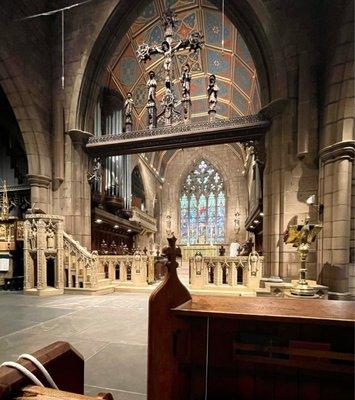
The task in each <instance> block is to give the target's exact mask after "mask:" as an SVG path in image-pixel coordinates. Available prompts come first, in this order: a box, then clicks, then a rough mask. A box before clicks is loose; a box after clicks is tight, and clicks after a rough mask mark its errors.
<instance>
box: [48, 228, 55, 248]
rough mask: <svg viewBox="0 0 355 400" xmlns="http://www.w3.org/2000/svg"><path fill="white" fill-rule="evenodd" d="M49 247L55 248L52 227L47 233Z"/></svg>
mask: <svg viewBox="0 0 355 400" xmlns="http://www.w3.org/2000/svg"><path fill="white" fill-rule="evenodd" d="M47 249H54V232H53V231H52V229H50V230H49V231H48V233H47Z"/></svg>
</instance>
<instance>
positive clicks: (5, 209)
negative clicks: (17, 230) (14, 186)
mask: <svg viewBox="0 0 355 400" xmlns="http://www.w3.org/2000/svg"><path fill="white" fill-rule="evenodd" d="M3 182H4V184H3V193H2V205H1V218H0V219H2V220H3V221H4V220H8V219H9V199H8V197H7V185H6V179H3Z"/></svg>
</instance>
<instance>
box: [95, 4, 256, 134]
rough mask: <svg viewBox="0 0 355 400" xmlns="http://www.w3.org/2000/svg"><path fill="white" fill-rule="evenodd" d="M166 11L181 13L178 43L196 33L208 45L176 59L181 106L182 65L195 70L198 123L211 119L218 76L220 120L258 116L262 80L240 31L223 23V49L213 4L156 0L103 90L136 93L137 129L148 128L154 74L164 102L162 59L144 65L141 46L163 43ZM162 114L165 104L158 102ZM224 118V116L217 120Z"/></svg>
mask: <svg viewBox="0 0 355 400" xmlns="http://www.w3.org/2000/svg"><path fill="white" fill-rule="evenodd" d="M167 6H170V7H171V8H173V9H174V10H175V11H176V12H177V18H178V20H179V21H178V23H177V25H176V29H175V34H174V40H176V41H178V40H180V39H184V38H186V37H187V36H188V35H189V34H190V33H191V32H193V31H199V32H201V33H202V34H203V36H204V41H205V45H204V47H203V49H202V50H200V51H199V52H197V53H193V52H191V53H189V52H187V51H181V52H178V53H176V54H175V56H174V58H173V66H174V71H173V84H174V86H173V91H174V92H175V93H176V94H177V96H178V98H177V100H178V101H177V104H179V103H180V95H181V83H180V81H179V77H180V75H181V69H182V67H183V65H185V64H186V63H188V64H189V65H190V68H191V73H192V81H191V98H192V118H193V121H203V120H207V118H208V114H207V111H208V104H207V85H208V76H209V75H210V74H215V75H216V77H217V85H218V87H219V93H218V97H219V103H220V104H219V106H218V107H217V117H220V118H230V117H233V116H235V115H239V114H249V113H255V112H257V111H258V110H259V109H260V98H259V89H258V80H257V75H256V71H255V66H254V63H253V60H252V57H251V55H250V53H249V50H248V48H247V46H246V44H245V42H244V40H243V38H242V36H241V35H240V33H239V32H238V31H237V28H236V27H235V26H234V25H233V24H232V23H231V22H230V21H229V19H228V18H227V17H225V18H224V24H225V27H224V45H223V44H222V39H223V35H222V14H221V12H220V10H218V9H217V8H216V7H215V5H213V4H212V3H211V2H210V1H208V0H154V1H151V2H149V4H148V5H147V6H146V7H145V8H144V10H143V11H142V13H141V14H140V16H139V17H138V18H137V19H136V20H135V22H134V23H133V25H132V26H131V28H130V29H129V31H128V32H127V33H126V35H125V37H124V38H123V39H122V40H121V42H120V44H119V46H118V47H117V50H116V51H115V53H114V56H113V58H112V60H111V62H110V63H109V65H110V66H111V67H108V68H107V69H108V73H109V74H111V75H112V76H111V78H110V79H109V78H108V77H107V76H106V77H105V82H102V85H107V82H111V83H110V86H111V87H115V88H116V90H118V91H120V92H121V94H122V96H123V97H124V98H125V97H126V96H127V93H128V92H129V91H131V92H132V93H133V99H134V102H135V108H136V109H135V115H134V118H135V120H136V122H137V127H138V126H140V127H144V126H145V123H146V115H145V114H146V112H145V104H146V101H147V88H146V81H147V78H148V73H149V71H150V70H154V71H155V73H156V79H157V84H158V87H157V99H158V101H160V100H161V96H162V92H163V86H164V79H165V78H164V70H163V56H162V55H160V54H157V55H153V56H152V59H151V60H148V61H147V62H146V63H139V61H138V58H137V53H136V51H137V49H138V46H139V45H140V44H142V43H148V44H149V45H154V44H160V43H161V42H162V41H163V39H164V38H163V29H162V21H161V18H162V13H163V10H164V9H166V7H167ZM158 105H159V106H158V113H160V111H161V110H160V109H159V107H160V103H158ZM218 113H220V115H218Z"/></svg>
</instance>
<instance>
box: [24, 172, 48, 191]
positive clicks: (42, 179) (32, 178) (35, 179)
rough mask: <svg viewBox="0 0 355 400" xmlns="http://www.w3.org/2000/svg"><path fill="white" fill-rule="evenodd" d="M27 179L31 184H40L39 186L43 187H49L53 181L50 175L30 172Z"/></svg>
mask: <svg viewBox="0 0 355 400" xmlns="http://www.w3.org/2000/svg"><path fill="white" fill-rule="evenodd" d="M27 180H28V183H29V184H30V186H31V187H32V186H38V187H43V188H46V189H47V188H48V187H49V185H50V183H51V182H52V179H51V178H50V177H49V176H46V175H32V174H28V175H27Z"/></svg>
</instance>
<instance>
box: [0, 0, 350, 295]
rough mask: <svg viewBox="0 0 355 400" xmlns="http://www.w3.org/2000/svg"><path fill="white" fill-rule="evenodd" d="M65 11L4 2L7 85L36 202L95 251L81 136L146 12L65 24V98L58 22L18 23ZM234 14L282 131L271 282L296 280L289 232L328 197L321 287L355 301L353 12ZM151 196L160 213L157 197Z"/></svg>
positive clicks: (95, 5)
mask: <svg viewBox="0 0 355 400" xmlns="http://www.w3.org/2000/svg"><path fill="white" fill-rule="evenodd" d="M58 3H60V2H53V3H52V4H51V6H53V7H49V6H48V2H45V1H36V2H33V1H28V0H13V1H6V2H2V4H1V5H0V24H1V26H2V29H1V33H0V36H1V37H0V39H1V40H0V84H1V86H2V88H3V90H4V92H5V94H6V96H7V98H8V100H9V102H10V104H11V106H12V108H13V110H14V114H15V116H16V118H17V121H18V124H19V127H20V130H21V132H22V135H23V139H24V144H25V149H26V153H27V157H28V168H29V176H28V181H29V184H30V186H31V197H32V202H35V203H36V206H37V207H39V208H42V209H43V210H44V211H46V212H49V213H52V212H53V213H56V214H60V215H64V216H65V230H66V231H68V232H69V233H72V234H73V235H74V237H75V238H76V239H78V240H80V241H81V242H82V243H83V244H84V245H87V246H88V247H89V246H90V192H89V186H88V184H87V181H86V170H87V156H86V154H85V151H84V150H83V142H84V140H85V134H82V133H80V131H81V130H85V129H86V130H90V129H91V127H92V121H93V119H92V117H93V115H92V112H91V111H92V110H91V109H90V106H89V105H90V104H91V103H95V102H96V94H97V89H98V86H97V85H98V82H100V81H102V75H100V74H103V73H104V71H105V66H106V65H107V63H108V60H109V59H110V58H112V57H114V53H115V51H117V48H118V46H119V42H120V37H121V36H120V35H121V33H122V32H123V31H124V29H125V28H126V27H127V24H129V21H130V18H134V16H135V15H137V13H138V12H139V10H138V9H139V6H140V5H141V4H143V3H144V1H137V6H136V7H135V8H134V9H132V7H131V2H129V1H126V0H121V1H119V2H117V1H116V0H102V1H100V2H91V3H88V4H85V5H83V6H80V7H77V8H74V9H72V10H70V11H68V12H67V13H66V20H65V21H66V23H65V91H64V93H63V92H61V90H60V57H59V56H60V52H59V48H60V35H61V31H60V18H59V16H57V17H50V18H47V17H43V18H39V19H30V20H26V21H20V20H21V18H23V17H25V16H28V15H31V14H36V13H40V12H43V11H46V10H48V9H54V8H55V7H56V6H57V5H58ZM226 12H227V14H228V17H229V18H230V19H231V21H234V22H235V21H238V22H239V25H238V28H240V30H241V32H242V33H243V35H244V37H245V40H246V43H247V45H248V46H249V49H250V51H251V53H252V55H253V58H254V62H255V65H256V67H257V71H258V77H259V82H260V89H261V90H260V95H261V102H262V107H263V111H264V112H265V114H266V115H267V116H268V117H269V118H270V119H271V121H272V126H271V129H270V130H269V132H268V133H267V136H266V150H267V158H266V166H265V172H264V215H265V216H264V253H265V264H264V267H265V274H266V275H280V276H282V277H289V278H290V277H295V276H296V273H297V269H298V263H297V259H296V253H295V251H294V249H293V248H292V247H290V246H285V245H284V244H283V240H282V233H283V231H284V230H285V229H286V227H287V225H288V224H289V223H290V222H294V221H295V219H296V218H297V219H298V220H300V219H301V218H304V217H305V216H307V215H308V214H311V217H312V218H314V219H315V218H317V216H316V214H315V213H314V210H312V209H310V207H309V206H308V205H307V204H306V202H305V200H306V198H307V197H308V196H309V195H310V194H314V193H318V194H319V196H318V197H319V198H318V201H319V202H320V203H323V204H324V215H323V223H324V230H323V234H322V237H321V240H320V242H319V243H318V248H319V257H318V265H317V268H315V262H314V261H315V258H314V257H315V253H313V255H311V257H313V259H312V258H311V261H312V263H313V265H314V268H311V271H310V272H311V277H313V278H317V276H321V279H323V282H324V283H327V282H328V283H329V284H330V285H331V287H332V290H336V291H346V290H348V275H349V274H350V276H352V277H353V276H354V275H355V274H354V272H352V269H351V268H353V266H354V252H355V242H354V240H353V239H351V238H353V237H354V234H355V217H354V214H355V213H354V211H355V210H354V203H355V201H354V200H355V190H354V162H353V159H354V106H353V105H354V103H353V97H354V94H353V77H354V75H353V54H354V51H353V50H354V49H353V37H354V35H353V2H352V1H351V0H338V1H336V2H335V1H331V0H325V1H322V2H317V1H309V0H299V1H297V2H287V1H284V0H276V1H275V0H273V1H271V0H260V1H249V0H240V1H234V0H231V1H230V2H228V5H226ZM85 105H88V107H85ZM62 109H64V110H65V124H63V119H62V118H61V115H62V114H61V112H62ZM65 132H67V133H70V134H65ZM185 151H186V152H190V151H192V150H185ZM168 168H169V167H168ZM167 174H168V172H167ZM147 179H148V178H147ZM149 179H150V178H149ZM149 179H148V180H149ZM154 185H156V184H154ZM154 185H153V186H154ZM156 193H159V191H158V190H156ZM156 193H155V194H156ZM148 197H149V199H148V204H149V207H154V206H153V203H152V202H153V201H154V193H153V191H152V192H151V193H148ZM164 201H165V200H164V198H163V199H162V204H164ZM162 221H164V217H163V219H162ZM176 221H177V219H176ZM349 248H350V249H351V251H349ZM321 254H322V258H321V257H320V255H321ZM350 288H351V289H352V290H355V281H354V279H353V280H352V282H351V284H350Z"/></svg>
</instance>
